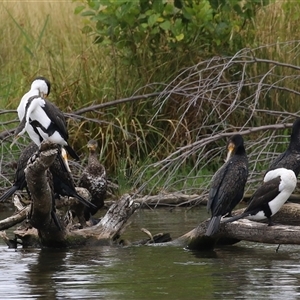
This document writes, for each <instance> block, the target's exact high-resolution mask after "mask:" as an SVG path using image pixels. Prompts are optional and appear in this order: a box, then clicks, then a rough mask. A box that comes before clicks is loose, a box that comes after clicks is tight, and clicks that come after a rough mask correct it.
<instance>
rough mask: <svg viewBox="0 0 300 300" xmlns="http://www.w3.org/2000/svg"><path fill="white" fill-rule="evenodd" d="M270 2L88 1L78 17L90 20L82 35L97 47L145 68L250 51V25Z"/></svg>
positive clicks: (79, 9)
mask: <svg viewBox="0 0 300 300" xmlns="http://www.w3.org/2000/svg"><path fill="white" fill-rule="evenodd" d="M85 2H86V3H85ZM268 2H269V1H268V0H262V1H253V0H246V1H241V0H231V1H227V0H210V1H209V0H201V1H199V0H175V1H167V0H155V1H148V0H135V1H124V0H119V1H114V0H96V1H90V0H87V1H83V3H85V5H81V6H78V7H77V9H76V13H81V15H82V16H85V17H90V20H91V21H92V22H91V24H88V25H86V26H85V27H84V28H83V31H84V32H86V33H94V34H95V35H96V36H95V42H96V43H100V44H102V45H112V46H113V47H114V49H115V50H116V51H117V52H118V54H119V55H120V56H122V57H123V58H124V59H126V60H127V62H128V63H130V64H132V63H134V64H137V65H142V64H143V63H144V61H145V59H156V60H157V59H158V60H159V59H161V58H163V57H164V56H163V55H164V54H170V53H173V54H174V55H176V56H181V55H183V56H186V55H189V56H190V55H196V56H200V57H202V58H203V57H207V56H211V55H215V54H224V53H225V54H228V53H229V52H232V51H233V52H235V51H236V50H237V49H240V48H243V47H244V46H245V45H244V41H243V40H242V33H243V29H244V28H245V25H246V24H247V23H250V22H251V20H252V18H253V17H254V16H255V13H256V11H257V9H258V8H259V7H261V6H264V5H266V4H267V3H268ZM250 39H251V37H250V36H248V39H247V42H249V40H250ZM189 52H190V53H189ZM160 62H161V61H160ZM160 62H159V63H160Z"/></svg>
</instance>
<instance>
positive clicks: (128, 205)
mask: <svg viewBox="0 0 300 300" xmlns="http://www.w3.org/2000/svg"><path fill="white" fill-rule="evenodd" d="M57 150H58V148H57V145H55V144H52V143H50V142H43V143H42V145H41V148H40V150H39V151H38V152H37V153H36V154H34V155H33V156H32V157H31V159H30V160H29V162H28V164H27V168H26V169H25V174H26V180H27V186H28V189H29V191H30V193H31V198H32V203H31V205H29V206H28V207H26V208H23V207H19V209H20V211H19V212H18V213H17V214H15V215H14V216H12V217H9V218H7V219H5V220H2V221H1V222H0V229H2V230H3V229H6V228H9V227H11V226H12V225H15V224H16V223H17V222H20V221H23V220H24V219H25V218H26V217H27V218H28V222H29V223H30V224H31V225H32V227H33V228H32V229H30V230H28V228H26V229H18V230H16V231H15V232H14V233H15V239H13V240H10V239H8V238H7V237H6V234H5V233H2V235H1V236H2V238H3V239H4V241H6V242H7V244H8V245H9V246H10V247H11V246H12V245H13V246H16V245H17V241H18V240H21V241H22V244H23V246H25V247H30V246H34V247H36V246H37V245H38V246H40V247H55V248H57V247H72V246H78V245H87V244H93V245H95V244H104V243H106V244H108V243H111V242H113V241H114V240H116V239H117V237H118V236H119V235H120V233H121V231H122V229H124V227H125V224H126V222H127V220H128V219H129V218H130V216H131V215H132V214H133V213H134V211H135V210H136V209H137V208H138V207H139V204H137V203H135V202H134V201H133V200H132V199H131V197H130V196H129V195H123V196H122V197H121V199H120V200H118V201H116V202H115V204H113V205H112V206H111V207H110V208H109V210H108V211H107V213H106V215H105V216H104V217H103V218H102V220H101V221H100V222H99V223H98V224H97V225H95V226H91V227H88V228H84V229H79V230H70V229H69V228H68V227H67V226H66V224H65V222H64V221H63V220H62V219H61V218H57V221H58V222H59V224H56V223H55V222H54V221H53V212H52V211H53V202H52V201H53V198H52V191H51V187H50V184H49V182H51V181H50V180H51V176H49V172H48V168H49V166H51V164H52V163H53V161H54V159H55V157H56V155H57ZM70 201H71V202H72V201H73V202H76V201H77V200H76V199H71V200H67V202H70ZM57 225H59V226H57Z"/></svg>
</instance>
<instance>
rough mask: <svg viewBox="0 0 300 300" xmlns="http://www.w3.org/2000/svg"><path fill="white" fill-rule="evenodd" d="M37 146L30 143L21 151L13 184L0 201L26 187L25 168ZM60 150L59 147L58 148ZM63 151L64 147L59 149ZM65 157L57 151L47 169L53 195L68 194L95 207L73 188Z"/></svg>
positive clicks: (86, 204)
mask: <svg viewBox="0 0 300 300" xmlns="http://www.w3.org/2000/svg"><path fill="white" fill-rule="evenodd" d="M38 149H39V147H38V146H37V145H36V144H35V143H30V144H29V145H28V146H27V147H26V148H25V149H24V150H23V151H22V153H21V155H20V157H19V160H18V163H17V171H16V174H15V183H14V185H13V186H12V187H11V188H10V189H9V190H8V191H7V192H6V193H5V194H4V195H2V196H1V198H0V201H3V200H5V199H7V198H8V197H9V196H11V195H12V194H13V193H14V192H15V191H16V190H22V189H24V188H27V183H26V177H25V172H24V170H25V168H26V166H27V162H28V159H29V158H30V157H31V156H32V155H33V154H34V153H35V152H37V151H38ZM59 150H60V149H59ZM61 150H62V152H64V151H65V150H64V149H61ZM63 157H66V156H65V155H64V153H61V151H58V153H57V157H56V159H55V160H54V162H53V164H52V165H51V166H50V168H49V170H50V172H51V175H52V180H53V184H50V185H51V186H53V192H54V195H55V197H58V196H68V197H74V198H76V199H77V200H78V201H79V202H81V203H82V204H83V205H85V206H87V207H89V208H91V209H95V205H94V204H92V203H91V202H89V201H87V200H86V199H84V198H83V197H81V196H80V195H79V194H78V193H77V192H76V189H75V184H74V181H73V178H72V175H71V173H70V172H69V168H68V163H67V161H66V160H65V159H66V158H63Z"/></svg>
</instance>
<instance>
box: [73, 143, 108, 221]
mask: <svg viewBox="0 0 300 300" xmlns="http://www.w3.org/2000/svg"><path fill="white" fill-rule="evenodd" d="M97 146H98V145H97V142H96V141H95V140H90V141H89V142H88V144H87V147H88V149H89V157H88V165H87V166H86V168H85V169H84V171H83V173H82V175H81V177H80V180H79V184H78V186H80V187H84V188H86V189H87V190H88V191H89V192H90V194H91V196H92V200H91V202H92V203H93V204H94V205H95V206H96V207H97V208H96V209H89V208H87V207H86V208H85V211H84V216H85V219H86V220H89V219H90V217H91V215H94V214H95V213H96V212H97V211H98V210H99V209H100V208H101V207H103V205H104V198H105V195H106V190H107V178H106V170H105V167H104V166H103V165H102V164H101V163H100V162H99V160H98V157H97V153H96V149H97Z"/></svg>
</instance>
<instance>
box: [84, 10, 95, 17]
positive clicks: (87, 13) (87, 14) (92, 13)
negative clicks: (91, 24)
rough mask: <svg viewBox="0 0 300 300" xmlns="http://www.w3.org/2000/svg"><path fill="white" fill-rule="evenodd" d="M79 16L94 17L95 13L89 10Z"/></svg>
mask: <svg viewBox="0 0 300 300" xmlns="http://www.w3.org/2000/svg"><path fill="white" fill-rule="evenodd" d="M81 16H83V17H90V16H95V12H93V11H91V10H87V11H84V12H83V13H81Z"/></svg>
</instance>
